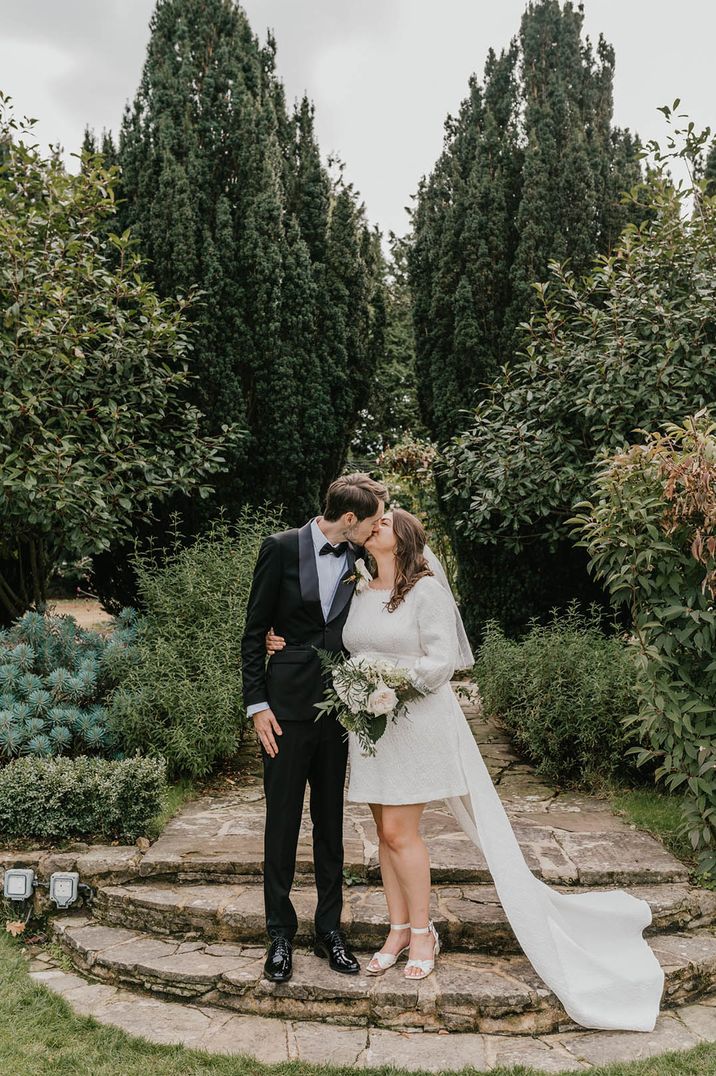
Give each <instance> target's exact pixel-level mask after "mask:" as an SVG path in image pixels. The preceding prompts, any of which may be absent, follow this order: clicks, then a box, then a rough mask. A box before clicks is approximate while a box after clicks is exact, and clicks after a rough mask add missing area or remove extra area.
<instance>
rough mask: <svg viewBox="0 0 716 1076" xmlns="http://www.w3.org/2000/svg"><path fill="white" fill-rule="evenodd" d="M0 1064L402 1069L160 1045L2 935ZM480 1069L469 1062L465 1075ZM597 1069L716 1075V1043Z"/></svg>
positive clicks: (163, 1069) (302, 1071)
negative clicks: (67, 995) (49, 986)
mask: <svg viewBox="0 0 716 1076" xmlns="http://www.w3.org/2000/svg"><path fill="white" fill-rule="evenodd" d="M714 1016H716V1010H714ZM326 1034H330V1027H327V1028H326ZM0 1071H2V1072H18V1073H26V1074H30V1076H35V1074H42V1076H49V1074H50V1073H52V1074H55V1073H59V1074H63V1073H64V1074H67V1076H69V1074H70V1073H71V1074H73V1076H76V1074H79V1076H95V1074H100V1076H145V1074H147V1073H150V1074H151V1076H179V1074H182V1076H187V1074H191V1076H210V1074H216V1076H220V1074H226V1076H228V1074H232V1076H316V1074H318V1073H322V1074H323V1076H348V1074H354V1076H356V1074H357V1073H358V1072H359V1071H362V1072H365V1073H366V1074H368V1073H372V1074H373V1076H378V1074H382V1076H387V1074H388V1073H390V1072H395V1071H396V1070H395V1069H391V1068H379V1069H370V1070H368V1069H365V1070H357V1069H350V1068H333V1067H320V1066H316V1065H308V1064H301V1063H298V1062H290V1063H286V1064H282V1065H262V1064H260V1063H259V1062H256V1061H252V1060H250V1059H249V1058H240V1057H220V1056H216V1055H208V1054H202V1053H199V1052H198V1051H195V1050H185V1049H184V1048H183V1047H181V1046H154V1045H152V1044H151V1043H148V1042H146V1041H145V1040H143V1039H137V1038H133V1037H130V1036H129V1035H127V1034H125V1033H124V1032H123V1031H119V1030H116V1029H114V1028H109V1027H105V1026H103V1025H100V1024H98V1023H96V1021H94V1020H93V1019H92V1018H91V1017H79V1016H75V1015H74V1014H73V1013H72V1011H71V1009H70V1007H69V1005H68V1004H67V1002H65V1001H64V1000H63V999H62V998H60V997H58V996H56V995H54V994H51V993H50V992H49V991H48V990H46V989H45V988H44V987H43V986H39V985H37V984H35V983H34V982H33V981H32V980H31V979H30V977H29V975H28V971H27V966H26V959H25V957H24V956H23V954H22V951H21V948H20V945H19V943H17V942H15V941H13V940H12V939H10V938H9V937H7V936H4V935H0ZM474 1071H475V1070H471V1069H464V1070H463V1072H464V1074H465V1076H467V1074H468V1073H471V1072H474ZM493 1071H494V1073H495V1076H537V1070H535V1069H532V1068H526V1067H524V1066H522V1065H518V1066H514V1067H511V1068H509V1069H505V1068H501V1069H495V1070H493ZM591 1071H593V1072H594V1073H595V1074H597V1076H716V1046H698V1047H696V1048H695V1049H693V1050H689V1051H686V1052H684V1053H681V1054H664V1055H663V1056H662V1057H660V1058H658V1059H656V1060H651V1061H639V1062H633V1063H631V1064H627V1065H609V1066H607V1067H606V1068H601V1069H593V1070H591Z"/></svg>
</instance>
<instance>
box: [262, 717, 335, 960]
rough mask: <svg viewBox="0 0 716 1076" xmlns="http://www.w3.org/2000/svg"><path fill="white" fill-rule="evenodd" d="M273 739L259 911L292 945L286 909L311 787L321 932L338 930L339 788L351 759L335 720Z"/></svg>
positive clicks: (292, 922) (267, 761) (292, 917)
mask: <svg viewBox="0 0 716 1076" xmlns="http://www.w3.org/2000/svg"><path fill="white" fill-rule="evenodd" d="M281 730H282V733H283V735H281V736H276V743H277V745H278V754H277V755H276V756H275V757H274V758H270V757H269V755H268V754H267V753H266V751H265V750H264V748H263V747H262V748H261V754H262V757H263V764H264V792H265V794H266V828H265V830H264V906H265V911H266V929H267V931H268V934H269V936H270V937H271V938H275V937H276V936H277V935H279V934H283V935H284V936H285V937H287V938H289V939H292V938H293V936H294V934H295V933H296V928H297V926H298V920H297V917H296V911H295V909H294V907H293V904H292V903H291V896H290V894H291V886H292V885H293V877H294V873H295V870H296V848H297V845H298V833H299V829H300V827H301V813H302V810H303V800H304V796H305V792H306V782H308V784H309V785H310V789H311V798H310V809H311V821H312V823H313V869H314V873H315V878H316V889H317V891H318V903H317V905H316V914H315V928H316V931H317V932H318V933H321V934H323V933H326V932H328V931H329V930H336V929H337V928H338V927H339V926H340V921H341V910H342V907H343V788H344V784H345V776H346V764H347V761H348V740H347V738H346V733H345V729H344V728H343V726H342V725H340V724H339V723H338V721H336V719H335V717H333V716H327V715H326V714H322V715H321V717H320V719H319V720H318V721H284V722H282V723H281Z"/></svg>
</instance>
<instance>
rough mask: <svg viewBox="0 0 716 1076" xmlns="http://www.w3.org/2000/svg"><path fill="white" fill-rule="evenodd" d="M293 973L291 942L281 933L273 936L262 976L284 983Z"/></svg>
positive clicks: (270, 980)
mask: <svg viewBox="0 0 716 1076" xmlns="http://www.w3.org/2000/svg"><path fill="white" fill-rule="evenodd" d="M292 975H293V960H292V948H291V942H290V941H289V940H288V938H284V937H283V936H282V935H279V937H277V938H274V939H273V941H272V942H271V946H270V948H269V951H268V955H267V957H266V963H265V964H264V977H265V978H266V979H268V980H269V982H272V983H285V982H287V981H288V980H289V979H290V978H291V976H292Z"/></svg>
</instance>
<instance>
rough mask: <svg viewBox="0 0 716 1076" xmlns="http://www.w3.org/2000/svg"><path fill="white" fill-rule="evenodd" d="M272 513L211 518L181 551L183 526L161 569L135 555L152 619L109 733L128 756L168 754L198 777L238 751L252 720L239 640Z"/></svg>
mask: <svg viewBox="0 0 716 1076" xmlns="http://www.w3.org/2000/svg"><path fill="white" fill-rule="evenodd" d="M278 527H279V520H278V518H277V517H276V515H275V513H273V512H272V511H271V510H269V509H265V510H263V511H261V512H258V513H253V512H250V511H248V510H247V511H245V512H244V513H243V514H242V515H241V516H240V518H239V519H238V520H237V521H236V522H234V523H227V522H225V520H224V519H223V517H222V518H221V519H219V520H218V521H214V522H213V523H212V525H211V526H210V528H209V530H208V531H207V532H206V533H205V534H204V535H202V536H200V537H199V538H198V539H197V540H196V541H194V542H193V543H192V544H191V545H189V546H185V547H183V546H182V544H181V541H180V538H179V535H178V532H177V529H176V522H175V529H174V535H173V538H172V542H171V546H170V549H169V551H168V552H167V554H166V556H165V559H164V561H163V563H162V564H161V565H160V564H159V563H158V559H157V558H156V556H154V555H153V554H151V553H146V552H135V554H134V558H133V559H134V562H135V565H136V571H137V578H138V580H139V592H140V596H141V601H142V605H143V606H144V608H145V610H146V611H145V613H144V615H143V616H142V618H141V620H140V623H139V627H138V631H137V645H136V654H137V660H136V662H135V663H134V664H133V665H132V666H131V668H130V669H129V670H128V671H127V674H126V676H125V677H124V680H123V682H122V684H121V686H120V687H118V688H117V690H116V691H115V693H114V695H113V697H112V699H111V703H110V727H111V728H112V729H113V730H114V732H115V734H116V736H117V738H118V740H119V742H120V743H121V744H123V745H124V747H125V749H126V750H128V751H134V750H137V749H139V750H141V751H144V752H150V753H151V752H154V753H157V754H160V755H162V756H163V757H164V758H165V759H166V760H167V765H168V767H169V771H170V773H171V775H172V776H173V777H174V776H188V777H201V776H204V775H205V774H207V773H210V772H211V770H212V769H213V768H214V767H216V766H217V765H218V764H219V763H220V762H221V761H222V760H223V759H225V758H228V757H231V755H233V754H234V753H235V751H236V748H237V744H238V738H239V735H240V732H241V728H242V726H243V724H244V722H245V720H246V715H245V711H244V707H243V702H242V687H241V637H242V635H243V631H244V623H245V614H246V603H247V601H248V596H249V591H250V588H251V579H252V575H253V568H254V564H255V561H256V557H257V555H258V550H259V546H260V545H261V542H262V540H263V538H264V537H265V536H266V535H267V534H270V533H271V532H272V531H274V530H277V529H278Z"/></svg>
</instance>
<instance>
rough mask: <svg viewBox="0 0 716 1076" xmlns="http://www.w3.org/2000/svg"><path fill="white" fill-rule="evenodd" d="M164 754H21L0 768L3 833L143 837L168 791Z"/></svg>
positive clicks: (47, 836) (50, 836)
mask: <svg viewBox="0 0 716 1076" xmlns="http://www.w3.org/2000/svg"><path fill="white" fill-rule="evenodd" d="M165 770H166V767H165V765H164V761H163V760H162V759H156V758H126V759H119V760H115V759H104V758H89V757H87V756H86V755H81V756H79V757H78V758H19V759H16V760H15V761H14V762H11V763H10V764H9V765H8V766H5V767H4V768H3V769H0V833H2V835H3V838H9V839H12V838H18V837H22V838H36V839H40V840H47V841H59V840H70V839H73V838H93V839H95V840H98V839H99V840H105V841H106V840H122V841H128V842H133V841H135V840H136V838H137V837H140V836H145V835H146V834H147V830H148V827H149V825H150V823H151V821H152V819H153V818H155V816H156V815H157V814H158V813H159V811H160V810H161V808H162V806H163V803H164V797H165V796H166V776H165Z"/></svg>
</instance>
